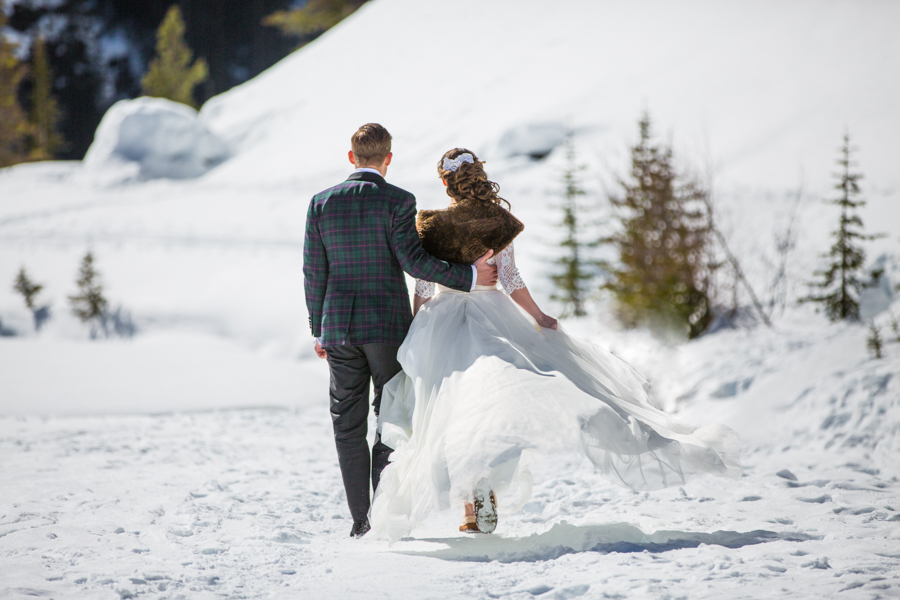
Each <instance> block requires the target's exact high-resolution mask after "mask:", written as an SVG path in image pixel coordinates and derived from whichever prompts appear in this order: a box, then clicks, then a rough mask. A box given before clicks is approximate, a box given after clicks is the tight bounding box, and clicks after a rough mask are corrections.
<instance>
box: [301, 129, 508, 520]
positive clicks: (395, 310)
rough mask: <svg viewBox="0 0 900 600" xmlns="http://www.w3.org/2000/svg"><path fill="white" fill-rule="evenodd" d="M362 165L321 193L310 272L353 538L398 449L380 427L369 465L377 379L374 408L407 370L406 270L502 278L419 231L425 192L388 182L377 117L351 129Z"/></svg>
mask: <svg viewBox="0 0 900 600" xmlns="http://www.w3.org/2000/svg"><path fill="white" fill-rule="evenodd" d="M350 147H351V150H350V153H349V155H348V156H349V158H350V162H351V163H353V165H354V166H355V167H356V170H355V171H353V173H351V174H350V176H349V177H348V178H347V180H346V181H344V182H343V183H340V184H338V185H336V186H334V187H332V188H329V189H327V190H325V191H324V192H321V193H319V194H316V195H315V196H314V197H313V199H312V201H311V202H310V204H309V212H308V213H307V216H306V237H305V239H304V245H303V276H304V288H305V291H306V307H307V310H308V311H309V325H310V328H311V329H312V334H313V336H315V338H316V344H315V349H316V354H317V355H318V356H319V357H320V358H327V360H328V368H329V370H330V371H331V384H330V389H329V396H330V398H331V420H332V423H333V425H334V441H335V445H336V446H337V453H338V462H339V463H340V466H341V475H342V476H343V479H344V490H345V491H346V492H347V504H349V505H350V514H351V515H352V516H353V528H352V529H351V531H350V535H351V536H352V537H357V538H358V537H362V536H363V535H364V534H365V533H366V532H367V531H368V530H369V521H368V517H367V514H368V512H369V502H370V500H369V472H370V468H371V477H372V487H373V489H374V488H376V487H377V486H378V479H379V477H380V475H381V471H382V470H383V469H384V467H385V466H387V463H388V456H389V455H390V453H391V449H390V448H388V447H387V446H385V445H384V444H383V443H381V439H380V437H379V436H378V435H376V436H375V444H374V446H373V447H372V458H371V466H370V458H369V445H368V443H367V442H366V433H367V419H368V415H369V406H368V401H369V381H370V380H371V381H372V383H373V387H374V390H375V398H374V400H373V401H372V405H373V406H374V407H375V414H376V415H377V414H378V409H379V407H380V406H381V390H382V387H383V386H384V384H385V383H387V382H388V381H389V380H390V379H391V378H392V377H393V376H394V375H396V374H397V373H398V372H400V364H399V363H398V362H397V349H398V348H399V347H400V344H401V343H403V338H404V337H406V332H407V330H408V329H409V326H410V324H411V323H412V310H411V309H410V306H409V292H408V291H407V289H406V281H405V279H404V277H403V272H404V271H406V272H407V273H409V274H410V275H412V276H413V277H415V278H417V279H422V280H425V281H434V282H437V283H439V284H441V285H444V286H446V287H449V288H453V289H456V290H460V291H464V292H468V291H471V290H472V289H473V288H474V287H475V285H476V284H480V285H494V284H495V283H496V281H497V270H496V268H495V267H492V266H490V265H487V264H485V261H486V260H487V259H488V258H489V257H490V255H491V253H492V252H491V251H488V253H487V254H485V255H484V256H482V257H481V258H480V259H478V260H477V261H476V262H475V264H474V265H457V264H451V263H447V262H444V261H442V260H438V259H437V258H434V257H433V256H431V255H430V254H428V253H426V252H425V250H423V249H422V243H421V242H420V240H419V235H418V233H417V232H416V199H415V196H413V195H412V194H410V193H409V192H407V191H405V190H402V189H400V188H398V187H396V186H393V185H391V184H389V183H387V182H386V181H385V179H384V178H385V175H386V174H387V168H388V165H390V164H391V158H392V156H393V155H392V154H391V134H389V133H388V131H387V129H385V128H384V127H382V126H381V125H378V124H377V123H369V124H366V125H363V126H362V127H360V128H359V130H358V131H357V132H356V133H354V134H353V137H351V138H350Z"/></svg>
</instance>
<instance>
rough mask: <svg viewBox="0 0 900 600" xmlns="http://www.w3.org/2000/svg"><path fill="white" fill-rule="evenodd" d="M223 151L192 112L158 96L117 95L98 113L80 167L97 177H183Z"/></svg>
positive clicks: (223, 154) (210, 163)
mask: <svg viewBox="0 0 900 600" xmlns="http://www.w3.org/2000/svg"><path fill="white" fill-rule="evenodd" d="M227 156H228V152H227V149H226V147H225V144H224V143H223V142H222V141H221V140H220V139H219V138H218V137H216V136H215V135H213V134H212V133H210V131H209V130H207V129H206V127H204V126H203V124H202V123H200V121H199V120H198V119H197V111H195V110H194V109H192V108H191V107H189V106H185V105H184V104H179V103H177V102H171V101H169V100H164V99H162V98H138V99H137V100H122V101H121V102H117V103H116V104H114V105H113V106H112V108H110V109H109V111H107V113H106V115H104V117H103V120H102V121H101V122H100V126H99V127H98V128H97V133H96V135H95V137H94V143H93V144H91V147H90V149H89V150H88V153H87V155H86V156H85V158H84V166H85V169H86V170H87V171H88V172H89V173H92V174H94V175H99V176H100V178H101V179H103V180H109V179H112V180H118V181H122V180H131V179H154V178H160V177H162V178H169V179H188V178H192V177H198V176H200V175H202V174H204V173H206V172H207V171H208V170H209V169H211V168H212V167H214V166H215V165H217V164H219V163H220V162H222V161H223V160H224V159H225V158H226V157H227Z"/></svg>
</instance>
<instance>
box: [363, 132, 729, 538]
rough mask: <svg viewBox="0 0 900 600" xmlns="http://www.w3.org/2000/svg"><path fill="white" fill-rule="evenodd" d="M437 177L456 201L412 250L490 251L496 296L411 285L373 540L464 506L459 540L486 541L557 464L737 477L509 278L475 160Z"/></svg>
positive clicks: (503, 237)
mask: <svg viewBox="0 0 900 600" xmlns="http://www.w3.org/2000/svg"><path fill="white" fill-rule="evenodd" d="M438 174H439V175H440V177H441V180H442V181H443V183H444V185H445V186H446V187H447V194H448V195H449V196H450V197H451V198H452V199H453V201H452V202H451V204H450V206H449V207H448V208H447V209H445V210H441V211H421V212H420V213H419V218H418V222H417V228H418V230H419V235H420V237H421V238H422V242H423V246H424V247H425V249H426V250H427V251H428V252H429V253H430V254H433V255H434V256H437V257H438V258H441V259H444V260H447V261H450V262H457V263H471V262H472V261H474V260H475V259H476V258H478V257H480V256H482V255H483V254H484V253H485V252H486V251H487V250H488V249H493V250H494V253H495V257H496V258H497V259H498V265H497V268H498V274H499V280H500V283H501V286H502V291H501V290H500V289H498V288H497V287H496V286H495V287H487V286H476V287H475V289H474V290H473V291H472V292H471V293H464V292H458V291H455V290H451V289H449V288H444V287H442V286H438V293H435V290H434V284H429V283H426V282H421V281H418V282H417V283H416V292H415V301H414V307H413V312H414V314H415V315H416V316H415V319H414V321H413V323H412V326H411V327H410V330H409V333H408V335H407V336H406V339H405V341H404V342H403V345H402V346H401V347H400V350H399V352H398V355H397V358H398V360H399V362H400V364H401V365H402V366H403V370H402V371H401V372H400V373H398V374H397V375H396V376H395V377H394V378H393V379H392V380H391V381H390V382H389V383H388V384H387V385H386V386H385V387H384V392H383V397H382V401H381V411H380V413H379V417H378V431H379V433H380V434H381V441H382V442H383V443H385V444H387V445H388V446H389V447H391V448H394V452H393V453H392V454H391V458H390V460H391V462H390V464H389V465H388V466H387V467H386V468H385V469H384V471H383V473H382V475H381V481H380V483H379V485H378V489H377V490H376V493H375V497H374V499H373V504H372V509H371V515H370V522H371V524H372V534H373V535H375V536H377V537H382V538H387V539H389V540H391V541H396V540H398V539H400V538H401V537H403V536H406V535H407V534H409V532H410V531H412V529H413V528H415V527H416V526H417V525H419V524H420V523H421V522H422V521H423V520H424V518H425V517H426V515H427V514H428V513H429V512H431V511H432V510H445V509H448V508H450V507H452V506H457V507H464V508H465V514H466V516H465V519H464V521H463V524H462V525H461V526H460V531H467V532H483V533H489V532H491V531H493V530H494V528H495V527H496V524H497V518H498V512H499V515H500V516H501V517H505V516H506V515H509V514H511V513H513V512H515V511H516V510H518V509H519V508H521V507H522V505H524V504H525V502H527V501H528V499H529V497H530V495H531V475H530V472H529V470H528V463H529V462H530V461H532V460H533V459H534V458H536V457H540V456H547V455H552V454H555V453H562V452H570V451H575V452H580V453H581V454H582V455H584V456H586V457H587V458H588V459H589V460H590V461H591V462H592V463H593V464H594V465H595V466H596V468H597V469H599V470H600V472H601V473H602V474H603V475H605V476H606V477H607V478H608V479H610V480H612V481H613V482H615V483H618V484H621V485H624V486H626V487H629V488H631V489H634V490H652V489H659V488H663V487H667V486H672V485H681V484H683V483H684V482H685V480H686V478H687V477H689V476H690V475H693V474H699V473H709V474H712V475H718V476H725V477H734V478H738V477H740V476H741V468H740V465H739V462H738V438H737V435H736V434H735V433H734V431H732V430H731V429H729V428H727V427H725V426H722V425H710V426H706V427H700V428H697V427H692V426H690V425H686V424H684V423H681V422H679V421H677V420H675V419H674V418H672V417H671V416H670V415H668V414H666V413H665V412H663V411H661V410H659V409H657V408H656V407H655V406H653V404H652V403H651V402H650V400H649V398H648V395H647V387H648V386H647V383H646V381H645V380H644V378H643V377H641V375H640V374H639V373H637V372H636V371H635V370H634V369H632V368H631V367H630V366H629V365H627V364H626V363H625V362H623V361H622V360H620V359H618V358H616V357H615V356H613V355H612V354H610V353H609V352H607V351H606V350H604V349H602V348H599V347H598V346H595V345H593V344H591V343H589V342H586V341H584V340H580V339H578V338H575V337H572V336H570V335H568V334H567V333H566V332H565V331H563V330H562V329H559V328H558V326H557V321H556V319H554V318H552V317H550V316H548V315H546V314H544V313H543V312H542V311H541V309H540V308H539V307H538V305H537V304H536V303H535V301H534V300H533V299H532V297H531V294H530V293H529V292H528V288H527V287H526V285H525V282H524V281H523V280H522V277H521V275H520V273H519V271H518V269H517V268H516V263H515V251H514V249H513V243H512V240H513V238H514V237H515V236H516V235H518V233H520V232H521V231H522V229H523V228H524V226H523V225H522V223H521V222H519V221H518V219H516V218H515V217H513V216H512V214H511V213H510V212H509V211H508V210H507V209H506V208H503V207H502V206H501V204H505V205H506V206H507V207H509V203H508V202H506V201H505V200H503V199H502V198H500V197H499V196H498V195H497V194H498V192H499V186H498V185H497V184H496V183H493V182H491V181H489V180H488V178H487V174H486V173H485V172H484V169H483V163H482V162H481V161H479V160H478V158H477V157H476V156H475V154H474V153H473V152H471V151H469V150H466V149H465V148H454V149H453V150H450V151H449V152H447V153H446V154H444V156H443V157H442V158H441V160H440V162H439V163H438ZM517 305H518V306H517Z"/></svg>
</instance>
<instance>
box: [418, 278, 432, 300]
mask: <svg viewBox="0 0 900 600" xmlns="http://www.w3.org/2000/svg"><path fill="white" fill-rule="evenodd" d="M416 296H418V297H419V298H431V297H432V296H434V282H433V281H422V280H421V279H416Z"/></svg>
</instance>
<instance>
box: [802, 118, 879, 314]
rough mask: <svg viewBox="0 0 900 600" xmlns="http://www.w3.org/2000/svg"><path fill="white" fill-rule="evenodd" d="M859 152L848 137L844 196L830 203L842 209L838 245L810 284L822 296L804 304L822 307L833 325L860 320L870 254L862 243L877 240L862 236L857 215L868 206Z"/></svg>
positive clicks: (842, 162)
mask: <svg viewBox="0 0 900 600" xmlns="http://www.w3.org/2000/svg"><path fill="white" fill-rule="evenodd" d="M855 149H856V148H855V147H853V146H851V145H850V134H849V133H845V134H844V143H843V145H842V146H841V150H840V152H841V155H840V158H839V159H838V161H837V163H838V165H840V167H841V171H840V173H835V176H836V177H837V178H838V182H837V183H836V184H835V186H834V188H835V189H836V190H838V191H839V193H840V195H839V196H838V198H836V199H834V200H830V201H829V203H831V204H836V205H838V206H840V207H841V215H840V220H839V221H838V227H837V229H835V230H834V231H833V232H832V233H831V235H832V237H833V238H834V244H833V245H832V246H831V250H830V251H829V252H828V254H826V255H824V256H825V257H826V258H829V259H830V260H831V263H830V264H829V265H828V268H826V269H825V270H824V271H816V272H815V275H817V276H820V277H821V278H822V279H821V280H820V281H818V282H815V283H812V284H810V285H812V286H814V287H817V288H819V289H820V290H822V292H821V293H818V294H816V293H812V294H810V295H808V296H806V297H804V298H801V300H800V301H801V302H817V303H820V304H822V305H823V306H824V308H825V314H826V315H828V318H829V319H830V320H832V321H839V320H842V319H850V320H853V321H858V320H859V294H860V291H861V290H862V288H863V287H864V284H863V281H862V279H860V275H859V274H860V271H861V270H862V268H863V265H864V264H865V261H866V253H865V251H864V250H863V248H862V247H861V246H860V245H859V243H858V242H860V241H863V240H871V239H874V238H875V237H877V236H873V235H865V234H863V233H862V229H863V223H862V219H861V218H860V217H859V215H857V214H856V212H855V211H856V209H858V208H859V207H861V206H865V204H866V203H865V201H864V200H862V199H861V198H860V197H859V195H860V190H859V180H860V179H862V175H861V174H860V173H856V172H854V171H853V167H855V166H856V161H854V160H853V159H852V156H851V155H852V153H853V151H854V150H855Z"/></svg>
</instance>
